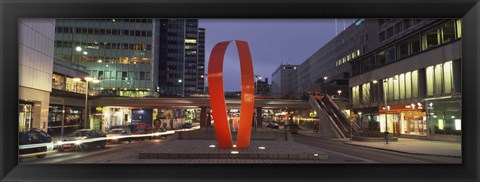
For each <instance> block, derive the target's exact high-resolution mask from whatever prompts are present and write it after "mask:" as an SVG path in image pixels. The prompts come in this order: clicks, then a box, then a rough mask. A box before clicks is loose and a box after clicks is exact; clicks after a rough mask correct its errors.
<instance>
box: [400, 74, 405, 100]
mask: <svg viewBox="0 0 480 182" xmlns="http://www.w3.org/2000/svg"><path fill="white" fill-rule="evenodd" d="M399 83H400V99H405V74H400V76H399Z"/></svg>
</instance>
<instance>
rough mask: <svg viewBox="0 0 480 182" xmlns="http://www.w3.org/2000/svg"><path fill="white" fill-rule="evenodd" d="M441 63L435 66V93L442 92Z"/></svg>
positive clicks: (439, 93)
mask: <svg viewBox="0 0 480 182" xmlns="http://www.w3.org/2000/svg"><path fill="white" fill-rule="evenodd" d="M442 76H443V74H442V64H438V65H436V66H435V95H441V94H442Z"/></svg>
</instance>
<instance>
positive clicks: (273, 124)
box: [268, 123, 280, 129]
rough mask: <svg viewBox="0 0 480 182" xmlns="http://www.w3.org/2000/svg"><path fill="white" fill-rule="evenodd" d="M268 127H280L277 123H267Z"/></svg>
mask: <svg viewBox="0 0 480 182" xmlns="http://www.w3.org/2000/svg"><path fill="white" fill-rule="evenodd" d="M268 127H269V128H272V129H278V128H280V126H279V125H278V123H272V124H270V125H268Z"/></svg>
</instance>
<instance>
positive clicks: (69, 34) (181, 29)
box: [55, 19, 205, 97]
mask: <svg viewBox="0 0 480 182" xmlns="http://www.w3.org/2000/svg"><path fill="white" fill-rule="evenodd" d="M57 22H58V23H57V26H56V34H55V58H56V61H55V63H56V64H58V65H62V66H66V67H69V68H71V69H74V70H77V71H83V72H86V73H88V74H89V75H90V76H91V77H94V78H96V79H99V80H100V83H99V84H97V85H95V87H94V90H95V91H94V92H98V93H99V94H100V95H103V96H126V97H145V96H158V95H160V96H176V95H177V96H178V95H182V96H184V95H185V94H188V93H198V92H202V90H203V87H204V86H203V83H204V79H205V78H203V74H204V71H205V68H204V65H205V58H204V57H205V54H204V51H205V45H204V44H205V29H199V28H198V20H197V19H59V20H58V21H57ZM63 76H65V75H63ZM67 77H68V78H66V82H67V83H66V84H67V85H74V84H73V81H72V79H73V77H74V76H67ZM69 82H71V83H69ZM81 84H82V83H81V82H79V83H75V85H80V86H81ZM77 90H81V89H77ZM80 93H81V92H80Z"/></svg>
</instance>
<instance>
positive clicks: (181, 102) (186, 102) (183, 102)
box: [88, 97, 311, 109]
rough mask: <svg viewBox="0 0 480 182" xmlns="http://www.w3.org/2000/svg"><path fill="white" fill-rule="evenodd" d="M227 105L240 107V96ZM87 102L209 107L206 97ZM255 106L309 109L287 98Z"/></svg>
mask: <svg viewBox="0 0 480 182" xmlns="http://www.w3.org/2000/svg"><path fill="white" fill-rule="evenodd" d="M225 102H226V105H227V107H240V105H241V100H240V98H225ZM88 104H89V105H90V106H93V107H105V106H115V107H133V108H172V107H175V108H198V107H210V99H209V98H208V97H192V98H189V97H180V98H131V97H101V98H92V99H91V100H89V101H88ZM255 107H256V108H258V107H260V108H263V109H279V108H288V109H311V106H310V104H309V102H308V101H305V100H287V99H255Z"/></svg>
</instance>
